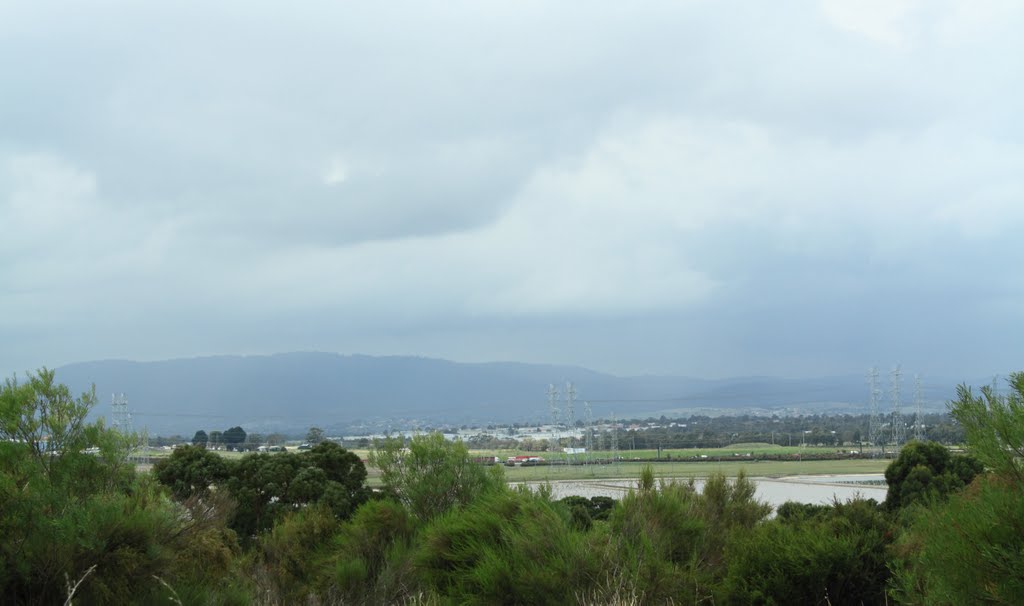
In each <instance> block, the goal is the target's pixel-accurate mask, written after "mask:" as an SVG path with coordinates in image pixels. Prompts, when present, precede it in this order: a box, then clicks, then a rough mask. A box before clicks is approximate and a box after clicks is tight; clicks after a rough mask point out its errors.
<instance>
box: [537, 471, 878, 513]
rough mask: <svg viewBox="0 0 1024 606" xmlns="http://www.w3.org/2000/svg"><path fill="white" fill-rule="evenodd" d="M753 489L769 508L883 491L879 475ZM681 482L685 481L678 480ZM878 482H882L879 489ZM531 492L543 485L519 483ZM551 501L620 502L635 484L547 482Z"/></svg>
mask: <svg viewBox="0 0 1024 606" xmlns="http://www.w3.org/2000/svg"><path fill="white" fill-rule="evenodd" d="M750 479H751V480H753V481H754V483H755V484H756V485H757V498H758V499H760V500H761V501H765V502H767V503H768V504H770V505H771V506H772V507H778V506H779V505H782V504H783V503H785V502H786V501H797V502H800V503H814V504H828V503H831V502H832V500H833V499H838V500H840V501H846V500H849V499H852V498H855V497H858V496H859V497H862V498H865V499H875V500H876V501H879V502H881V501H884V500H885V494H886V490H887V489H886V487H885V484H884V481H885V476H883V475H882V474H857V475H831V476H789V477H783V478H756V477H752V478H750ZM679 481H681V482H685V481H686V479H681V480H679ZM879 482H882V484H881V485H879ZM523 483H524V484H526V485H527V486H530V487H531V488H533V489H534V490H536V488H537V487H538V486H540V485H541V484H544V482H523ZM550 484H551V489H552V494H551V496H552V498H554V499H561V498H564V497H568V496H571V495H578V496H581V497H587V498H590V497H596V496H605V497H612V498H613V499H621V498H622V496H623V495H624V494H626V493H627V492H628V491H629V489H630V488H634V487H635V486H636V480H553V481H551V482H550ZM696 484H697V489H698V490H701V489H703V487H704V480H703V479H700V478H698V479H697V480H696Z"/></svg>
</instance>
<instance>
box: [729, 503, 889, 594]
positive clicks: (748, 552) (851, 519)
mask: <svg viewBox="0 0 1024 606" xmlns="http://www.w3.org/2000/svg"><path fill="white" fill-rule="evenodd" d="M807 513H810V514H811V515H810V517H801V516H799V515H796V516H790V517H788V518H787V519H776V520H772V521H770V522H767V523H765V524H761V525H758V526H756V527H754V528H752V529H751V530H750V531H749V532H744V533H734V534H732V535H731V536H730V540H729V544H728V546H727V548H726V552H725V557H726V562H727V565H728V574H727V576H726V578H725V579H724V582H723V583H722V589H721V595H720V598H721V599H720V600H716V603H719V602H721V603H725V604H778V605H783V604H832V605H833V606H839V605H841V604H849V605H851V606H852V605H859V604H881V603H883V601H884V599H885V587H886V581H887V578H888V570H887V568H886V548H887V545H888V544H889V537H890V536H891V531H890V527H889V521H888V519H887V518H886V516H885V515H884V514H883V513H882V512H881V511H879V509H878V507H877V506H876V504H875V503H874V502H873V501H850V502H848V503H835V504H834V505H833V506H832V507H829V508H828V509H827V510H826V511H820V510H810V511H809V512H807Z"/></svg>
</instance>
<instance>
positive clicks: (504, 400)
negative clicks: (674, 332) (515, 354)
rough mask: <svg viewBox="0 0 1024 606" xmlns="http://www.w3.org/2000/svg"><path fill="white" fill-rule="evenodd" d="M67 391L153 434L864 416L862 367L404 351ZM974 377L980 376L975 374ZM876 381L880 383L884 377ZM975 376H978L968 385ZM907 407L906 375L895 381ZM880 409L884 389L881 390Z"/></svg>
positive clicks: (931, 387)
mask: <svg viewBox="0 0 1024 606" xmlns="http://www.w3.org/2000/svg"><path fill="white" fill-rule="evenodd" d="M56 375H57V379H58V380H59V381H61V382H63V383H66V384H67V385H68V386H69V387H71V388H72V390H73V391H74V392H75V393H79V392H82V391H87V390H88V389H89V388H90V386H91V385H95V386H96V392H97V395H98V397H99V403H98V405H97V407H96V408H95V410H94V411H93V414H94V416H106V417H107V418H108V419H109V417H110V411H111V407H110V402H111V396H112V394H115V393H117V394H121V393H123V394H125V396H126V397H127V398H128V401H129V409H130V410H131V411H132V415H133V423H134V425H135V427H136V428H137V429H139V428H142V427H145V428H147V429H148V431H149V433H150V434H151V435H157V434H159V435H169V434H173V433H180V434H182V435H191V433H192V432H194V431H195V430H197V429H205V430H208V431H209V430H212V429H220V430H223V429H226V428H228V427H231V426H234V425H241V426H242V427H244V428H245V429H246V430H248V431H261V432H268V431H283V432H298V431H302V430H303V429H304V428H308V427H310V426H314V425H316V426H320V427H324V428H326V429H329V430H331V431H334V432H342V431H357V430H360V429H366V428H375V427H376V428H380V427H393V428H396V429H398V428H403V427H409V426H410V425H411V424H419V425H421V426H425V425H434V426H438V425H441V424H445V425H451V424H454V425H461V424H467V423H468V424H491V423H494V424H504V423H510V422H524V423H538V424H539V423H546V422H548V420H549V419H550V418H551V413H550V407H549V401H548V395H547V390H548V387H549V385H555V386H556V387H557V388H558V389H559V390H560V392H562V395H561V396H560V398H559V399H558V402H557V404H558V406H559V407H560V409H561V410H562V411H563V414H564V410H565V408H566V401H565V395H564V392H565V391H566V387H565V385H566V382H569V381H571V382H572V383H573V384H574V387H575V389H576V391H577V394H576V402H575V406H574V410H575V415H574V416H575V418H576V419H583V418H585V410H586V406H585V403H589V405H590V407H591V409H592V414H593V417H594V418H610V417H611V416H612V415H613V414H614V415H615V416H616V417H618V418H646V417H648V416H655V417H657V416H660V415H667V416H669V417H679V416H689V415H690V414H730V413H740V412H762V413H763V412H776V413H779V414H811V413H816V412H849V413H863V412H866V409H867V400H868V386H867V383H866V380H865V377H864V375H847V376H836V377H822V378H811V379H784V378H776V377H740V378H728V379H698V378H692V377H682V376H634V377H619V376H615V375H611V374H607V373H602V372H597V371H593V370H588V369H586V368H580V367H573V366H557V365H547V364H524V363H517V362H490V363H460V362H452V361H448V360H440V359H433V358H421V357H408V356H379V357H378V356H364V355H340V354H334V353H312V352H303V353H284V354H274V355H260V356H212V357H197V358H185V359H175V360H166V361H157V362H133V361H123V360H104V361H94V362H83V363H76V364H69V365H66V366H62V367H59V368H57V369H56ZM983 382H988V381H987V380H986V381H983ZM880 383H881V384H880V385H879V388H880V389H882V390H883V391H884V390H885V389H887V386H888V376H883V377H882V378H881V381H880ZM957 383H958V381H930V382H929V383H928V384H927V385H926V386H925V389H924V397H923V400H924V402H925V407H926V408H927V409H930V410H935V409H941V408H942V407H943V403H944V402H945V401H946V400H948V399H950V398H952V397H953V396H954V395H955V385H956V384H957ZM975 384H977V383H975ZM902 392H903V394H904V395H903V406H904V408H905V410H908V411H909V410H910V409H911V408H912V401H913V379H912V378H909V379H908V378H906V377H905V378H904V384H903V388H902ZM882 403H883V407H884V408H885V409H888V407H889V397H888V394H883V398H882Z"/></svg>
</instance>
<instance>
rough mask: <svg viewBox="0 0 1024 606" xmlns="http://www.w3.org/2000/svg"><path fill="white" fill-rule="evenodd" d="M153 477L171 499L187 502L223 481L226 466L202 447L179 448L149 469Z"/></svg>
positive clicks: (226, 475) (215, 455) (217, 456)
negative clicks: (172, 497) (165, 487)
mask: <svg viewBox="0 0 1024 606" xmlns="http://www.w3.org/2000/svg"><path fill="white" fill-rule="evenodd" d="M153 475H154V476H155V477H156V479H157V481H158V482H160V483H161V484H163V485H164V486H167V487H168V488H170V489H171V493H172V494H173V495H174V496H175V497H177V498H179V499H187V498H189V497H191V496H195V495H201V494H205V493H206V492H207V491H208V490H209V489H210V487H211V486H213V485H215V484H219V483H221V482H223V481H224V480H225V479H227V477H228V463H227V461H225V460H224V457H222V456H220V455H219V454H216V453H214V452H210V451H208V450H206V448H204V447H203V446H195V445H192V446H188V445H186V446H179V447H178V448H175V449H174V452H172V453H171V456H169V457H167V458H166V459H160V460H159V461H157V462H156V463H155V464H154V465H153Z"/></svg>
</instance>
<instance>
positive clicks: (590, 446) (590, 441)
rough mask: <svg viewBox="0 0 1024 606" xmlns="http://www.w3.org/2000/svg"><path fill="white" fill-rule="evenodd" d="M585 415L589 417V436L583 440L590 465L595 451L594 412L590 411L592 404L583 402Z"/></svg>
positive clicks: (587, 426)
mask: <svg viewBox="0 0 1024 606" xmlns="http://www.w3.org/2000/svg"><path fill="white" fill-rule="evenodd" d="M583 414H584V415H586V417H587V425H586V428H587V429H586V431H587V435H586V436H585V437H584V439H583V447H584V448H586V449H587V462H588V463H589V462H590V460H591V458H592V457H593V451H594V411H593V410H591V409H590V402H587V401H584V402H583Z"/></svg>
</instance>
